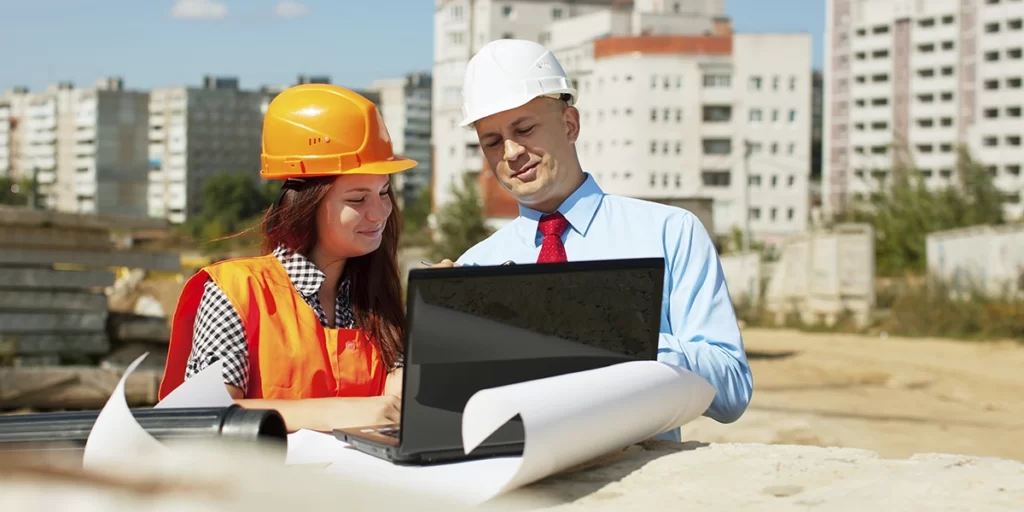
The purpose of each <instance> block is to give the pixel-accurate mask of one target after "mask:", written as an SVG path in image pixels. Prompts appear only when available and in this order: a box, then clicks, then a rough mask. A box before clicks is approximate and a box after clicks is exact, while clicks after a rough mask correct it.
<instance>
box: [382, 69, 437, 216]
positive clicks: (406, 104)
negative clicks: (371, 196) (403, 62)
mask: <svg viewBox="0 0 1024 512" xmlns="http://www.w3.org/2000/svg"><path fill="white" fill-rule="evenodd" d="M368 90H369V91H372V92H373V93H375V96H377V97H378V98H379V99H378V108H380V111H381V116H382V117H383V118H384V124H386V125H387V127H388V133H389V134H390V135H391V142H392V145H393V146H394V149H395V153H396V154H399V155H403V156H406V157H408V158H412V159H413V160H416V161H417V162H418V163H419V165H417V166H416V167H415V168H413V169H409V170H408V171H405V172H401V173H398V174H396V175H395V185H396V187H395V191H396V192H400V194H399V201H401V202H402V203H403V204H408V203H409V202H411V201H415V200H416V199H417V198H418V197H419V195H420V193H421V192H422V191H423V189H424V188H426V187H428V186H430V176H431V165H430V164H431V151H430V130H431V124H430V116H431V108H430V105H431V93H432V87H431V77H430V74H429V73H410V74H408V75H406V76H405V77H404V78H397V79H391V80H377V81H375V82H373V83H372V84H370V87H368Z"/></svg>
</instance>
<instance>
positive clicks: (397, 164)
mask: <svg viewBox="0 0 1024 512" xmlns="http://www.w3.org/2000/svg"><path fill="white" fill-rule="evenodd" d="M417 165H419V162H418V161H416V160H413V159H411V158H407V157H404V156H397V155H396V156H393V157H391V158H389V159H387V160H381V161H377V162H368V163H365V164H363V165H360V166H359V167H356V168H354V169H347V170H344V171H328V172H305V173H302V172H299V173H296V172H281V171H278V172H274V171H270V172H268V171H267V169H266V168H263V169H260V177H261V178H263V179H265V180H286V179H289V178H320V177H325V176H345V175H349V174H375V175H386V174H395V173H399V172H402V171H407V170H409V169H412V168H413V167H416V166H417Z"/></svg>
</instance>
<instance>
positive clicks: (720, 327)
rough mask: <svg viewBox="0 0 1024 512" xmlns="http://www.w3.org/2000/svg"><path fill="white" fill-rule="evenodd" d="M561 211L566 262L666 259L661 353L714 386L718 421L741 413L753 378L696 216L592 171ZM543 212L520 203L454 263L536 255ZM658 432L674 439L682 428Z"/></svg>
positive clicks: (714, 256) (713, 412)
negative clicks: (614, 190) (607, 185)
mask: <svg viewBox="0 0 1024 512" xmlns="http://www.w3.org/2000/svg"><path fill="white" fill-rule="evenodd" d="M558 211H559V212H561V213H562V215H564V216H565V218H566V219H568V221H569V225H570V227H569V228H567V229H566V230H565V233H564V234H563V235H562V241H563V243H564V245H565V251H566V254H567V257H568V259H569V260H571V261H579V260H603V259H624V258H650V257H663V258H665V284H664V291H665V293H664V296H663V298H662V311H661V331H660V332H661V333H660V335H659V338H660V339H659V342H658V345H659V348H658V360H659V361H662V362H665V363H670V364H675V365H678V366H680V367H682V368H686V369H688V370H690V371H692V372H694V373H696V374H698V375H700V376H701V377H703V378H704V379H706V380H707V381H708V382H709V383H710V384H711V385H712V386H713V387H714V388H715V391H716V394H715V398H714V400H713V401H712V403H711V406H710V407H709V408H708V410H707V411H706V412H705V413H704V415H705V416H708V417H710V418H713V419H715V420H717V421H719V422H722V423H731V422H733V421H736V420H737V419H739V417H740V416H741V415H742V414H743V412H744V411H745V410H746V408H747V404H748V403H749V402H750V396H751V393H752V389H753V377H752V375H751V373H750V366H749V365H748V364H747V357H746V354H745V352H744V350H743V338H742V337H741V336H740V330H739V325H738V324H737V322H736V312H735V310H734V308H733V305H732V300H731V298H730V296H729V289H728V288H727V286H726V283H725V276H724V275H723V273H722V265H721V262H720V261H719V259H718V253H717V252H716V251H715V247H714V245H713V243H712V241H711V237H710V235H708V232H707V230H706V229H705V228H704V225H703V224H701V222H700V220H699V219H697V217H696V216H695V215H693V214H692V213H690V212H688V211H686V210H684V209H682V208H677V207H673V206H667V205H663V204H659V203H654V202H650V201H643V200H639V199H633V198H629V197H622V196H616V195H610V194H605V193H604V191H602V190H601V187H600V186H598V184H597V182H595V181H594V178H593V177H592V176H591V175H589V174H587V175H586V180H585V181H584V183H583V185H582V186H580V188H579V189H577V190H576V192H575V193H573V194H572V195H571V196H569V198H568V199H567V200H566V201H565V202H564V203H562V205H561V206H560V207H559V208H558ZM542 215H543V214H542V213H541V212H539V211H536V210H533V209H530V208H526V207H524V206H522V205H520V206H519V217H517V218H516V219H514V220H512V221H511V222H509V223H508V224H506V225H505V226H503V227H502V228H501V229H500V230H498V231H497V232H496V233H494V234H493V235H491V236H490V237H488V238H487V239H486V240H484V241H482V242H480V243H478V244H477V245H475V246H474V247H472V248H471V249H469V250H468V251H466V253H465V254H463V255H462V256H461V257H460V258H459V259H458V261H457V262H456V263H457V264H459V265H500V264H501V263H504V262H506V261H514V262H515V263H519V264H523V263H534V262H536V261H537V255H538V254H539V253H540V245H541V239H542V236H541V235H540V234H539V233H538V231H537V222H538V221H539V220H540V217H541V216H542ZM659 437H661V438H665V439H670V440H679V430H678V429H676V430H672V431H670V432H666V433H665V434H662V435H661V436H659Z"/></svg>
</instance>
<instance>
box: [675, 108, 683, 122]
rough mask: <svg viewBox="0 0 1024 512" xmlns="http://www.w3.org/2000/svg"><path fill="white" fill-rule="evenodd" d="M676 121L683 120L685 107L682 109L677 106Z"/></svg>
mask: <svg viewBox="0 0 1024 512" xmlns="http://www.w3.org/2000/svg"><path fill="white" fill-rule="evenodd" d="M676 122H677V123H681V122H683V109H681V108H677V109H676Z"/></svg>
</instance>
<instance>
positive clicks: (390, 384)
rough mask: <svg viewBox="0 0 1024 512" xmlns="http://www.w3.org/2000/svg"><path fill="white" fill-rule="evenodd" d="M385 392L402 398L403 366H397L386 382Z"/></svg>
mask: <svg viewBox="0 0 1024 512" xmlns="http://www.w3.org/2000/svg"><path fill="white" fill-rule="evenodd" d="M384 394H385V395H392V396H397V397H398V398H402V368H395V369H394V370H392V372H391V373H389V374H388V379H387V381H386V382H385V383H384Z"/></svg>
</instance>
